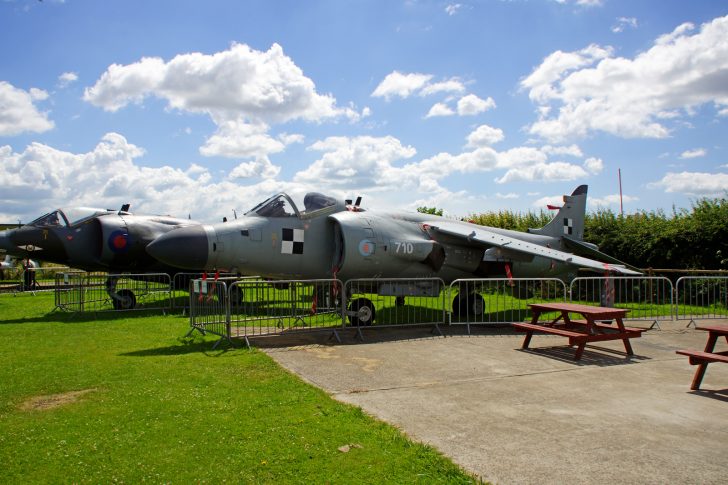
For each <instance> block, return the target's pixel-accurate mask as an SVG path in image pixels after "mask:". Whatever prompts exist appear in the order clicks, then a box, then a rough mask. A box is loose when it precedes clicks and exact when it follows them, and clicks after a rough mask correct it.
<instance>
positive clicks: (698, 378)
mask: <svg viewBox="0 0 728 485" xmlns="http://www.w3.org/2000/svg"><path fill="white" fill-rule="evenodd" d="M707 369H708V363H707V362H705V363H703V364H698V370H696V371H695V375H694V376H693V383H692V384H691V385H690V390H691V391H697V390H698V389H700V383H701V382H703V376H704V375H705V371H706V370H707Z"/></svg>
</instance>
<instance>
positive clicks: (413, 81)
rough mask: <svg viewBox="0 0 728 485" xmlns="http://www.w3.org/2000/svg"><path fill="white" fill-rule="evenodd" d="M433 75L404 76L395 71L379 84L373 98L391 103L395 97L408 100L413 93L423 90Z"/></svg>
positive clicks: (413, 74) (411, 74)
mask: <svg viewBox="0 0 728 485" xmlns="http://www.w3.org/2000/svg"><path fill="white" fill-rule="evenodd" d="M432 77H433V76H432V75H431V74H420V73H410V74H402V73H401V72H399V71H393V72H391V73H389V74H387V76H386V77H385V78H384V79H383V80H382V82H380V83H379V85H378V86H377V87H376V89H375V90H374V92H373V93H372V96H373V97H375V98H384V99H386V100H387V101H389V100H390V99H391V98H392V97H393V96H398V97H400V98H408V97H409V96H411V95H412V94H413V93H415V92H417V91H419V90H420V89H422V88H423V87H424V86H425V85H426V84H427V83H428V82H429V81H430V79H432Z"/></svg>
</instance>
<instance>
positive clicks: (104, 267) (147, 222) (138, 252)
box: [0, 204, 199, 308]
mask: <svg viewBox="0 0 728 485" xmlns="http://www.w3.org/2000/svg"><path fill="white" fill-rule="evenodd" d="M190 224H199V223H198V222H196V221H191V220H188V219H177V218H173V217H168V216H151V215H134V214H132V213H130V212H129V205H127V204H125V205H124V206H122V208H121V210H118V211H116V210H110V209H92V208H75V209H57V210H54V211H53V212H50V213H48V214H45V215H43V216H41V217H39V218H37V219H35V220H34V221H33V222H30V223H28V224H25V225H22V226H20V227H18V228H15V229H7V230H4V231H0V250H3V251H5V252H7V254H9V255H11V256H15V257H19V258H23V259H26V258H33V259H36V260H41V261H48V262H53V263H59V264H64V265H67V266H70V267H73V268H77V269H82V270H85V271H106V272H109V273H132V274H145V273H147V274H148V273H167V274H170V275H172V274H175V273H178V272H180V271H181V270H180V269H179V268H176V267H173V266H170V265H168V264H166V263H165V262H161V261H159V260H157V259H155V258H154V257H152V256H150V255H149V253H147V252H146V250H145V248H146V246H147V244H149V243H150V242H151V241H153V240H154V239H155V238H157V237H159V236H161V235H162V234H164V233H166V232H168V231H170V230H171V229H173V228H176V227H180V226H186V225H190ZM115 287H116V281H115V280H114V279H113V278H112V279H110V280H109V281H107V284H106V288H107V291H108V293H109V296H110V297H111V298H112V303H114V307H115V308H129V307H132V306H133V305H134V301H135V298H134V295H133V294H129V293H130V291H129V290H127V289H125V290H120V292H116V291H115ZM122 292H123V294H122Z"/></svg>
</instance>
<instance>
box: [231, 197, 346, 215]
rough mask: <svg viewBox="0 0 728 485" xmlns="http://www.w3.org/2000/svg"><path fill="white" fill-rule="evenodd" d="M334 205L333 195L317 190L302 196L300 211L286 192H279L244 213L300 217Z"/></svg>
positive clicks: (335, 202)
mask: <svg viewBox="0 0 728 485" xmlns="http://www.w3.org/2000/svg"><path fill="white" fill-rule="evenodd" d="M336 205H337V201H336V199H335V198H333V197H329V196H328V195H324V194H320V193H318V192H309V193H308V194H306V196H305V197H304V198H303V211H300V210H299V209H298V207H297V206H296V204H295V202H293V199H291V197H290V196H289V195H288V194H285V193H280V194H276V195H274V196H273V197H270V198H268V199H266V200H264V201H263V202H261V203H260V204H258V205H256V206H255V207H253V208H252V209H251V210H249V211H248V212H246V213H245V215H253V214H256V215H259V216H261V217H301V216H302V215H307V214H312V213H314V212H317V211H320V210H323V209H327V208H329V207H335V206H336Z"/></svg>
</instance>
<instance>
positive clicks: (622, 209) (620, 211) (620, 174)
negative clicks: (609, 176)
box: [617, 168, 624, 216]
mask: <svg viewBox="0 0 728 485" xmlns="http://www.w3.org/2000/svg"><path fill="white" fill-rule="evenodd" d="M617 174H618V175H619V215H621V216H623V215H624V204H623V203H622V169H621V168H618V169H617Z"/></svg>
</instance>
